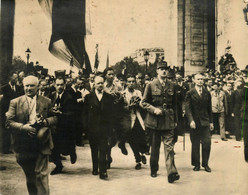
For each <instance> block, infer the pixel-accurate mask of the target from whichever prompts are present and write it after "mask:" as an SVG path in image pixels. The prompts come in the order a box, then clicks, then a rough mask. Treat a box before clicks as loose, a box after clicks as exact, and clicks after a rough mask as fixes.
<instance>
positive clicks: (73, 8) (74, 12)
mask: <svg viewBox="0 0 248 195" xmlns="http://www.w3.org/2000/svg"><path fill="white" fill-rule="evenodd" d="M38 1H39V3H40V6H41V7H42V8H43V10H44V11H45V13H47V14H46V15H48V16H49V17H50V18H51V20H52V35H51V39H50V44H49V51H50V52H51V53H52V54H53V55H54V56H56V57H57V58H60V59H62V60H65V61H67V62H70V60H71V57H72V56H73V58H74V59H73V65H75V66H76V67H78V68H82V67H83V65H84V64H85V66H86V72H87V73H90V72H91V66H90V63H89V60H86V58H87V56H88V54H87V51H86V48H85V35H86V34H90V33H89V30H87V28H88V27H87V26H86V24H89V22H87V21H86V20H87V19H86V16H89V14H87V13H86V11H87V8H89V6H88V5H86V4H87V1H88V0H73V1H72V0H71V1H68V0H38Z"/></svg>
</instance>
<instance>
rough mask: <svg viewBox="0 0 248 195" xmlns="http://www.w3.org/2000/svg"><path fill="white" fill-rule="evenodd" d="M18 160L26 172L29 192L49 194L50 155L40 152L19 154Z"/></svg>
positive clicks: (40, 194) (32, 193) (36, 194)
mask: <svg viewBox="0 0 248 195" xmlns="http://www.w3.org/2000/svg"><path fill="white" fill-rule="evenodd" d="M16 161H17V163H18V164H19V165H20V166H21V167H22V169H23V171H24V173H25V176H26V184H27V188H28V193H29V194H30V195H48V194H49V185H48V172H49V170H48V155H43V154H39V155H38V156H32V157H27V156H22V155H20V154H17V156H16Z"/></svg>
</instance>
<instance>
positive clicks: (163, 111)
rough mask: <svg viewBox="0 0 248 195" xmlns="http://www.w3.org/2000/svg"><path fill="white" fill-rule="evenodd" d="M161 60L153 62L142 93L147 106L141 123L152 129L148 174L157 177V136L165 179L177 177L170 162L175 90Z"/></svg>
mask: <svg viewBox="0 0 248 195" xmlns="http://www.w3.org/2000/svg"><path fill="white" fill-rule="evenodd" d="M167 74H168V67H167V63H166V62H165V61H163V62H158V64H157V75H158V76H157V78H156V79H154V80H153V81H152V82H150V83H149V84H148V85H147V86H146V88H145V92H144V95H143V100H142V105H143V107H144V108H145V109H146V110H147V115H146V118H145V126H146V128H147V129H149V131H150V132H151V133H152V143H151V158H150V168H151V177H157V171H158V169H159V165H158V160H159V149H160V144H161V137H162V140H163V143H164V151H165V160H166V169H167V175H168V182H169V183H173V182H174V181H175V180H178V179H179V178H180V176H179V174H178V172H177V169H176V166H175V163H174V142H173V138H174V129H175V127H176V125H177V120H178V116H177V94H176V89H175V85H174V84H173V83H172V82H170V81H169V80H168V79H167V78H166V77H167Z"/></svg>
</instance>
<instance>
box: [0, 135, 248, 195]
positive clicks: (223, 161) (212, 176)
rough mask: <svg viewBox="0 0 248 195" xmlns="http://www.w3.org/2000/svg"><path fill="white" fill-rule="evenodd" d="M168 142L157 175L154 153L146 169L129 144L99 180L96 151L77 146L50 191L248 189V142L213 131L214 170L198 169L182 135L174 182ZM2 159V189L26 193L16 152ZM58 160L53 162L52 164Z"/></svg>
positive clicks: (241, 192)
mask: <svg viewBox="0 0 248 195" xmlns="http://www.w3.org/2000/svg"><path fill="white" fill-rule="evenodd" d="M162 147H163V146H162V145H161V154H160V170H159V172H158V177H157V178H152V177H150V169H149V156H147V160H148V164H146V165H142V169H141V170H135V169H134V166H135V160H134V157H133V154H132V151H131V149H130V147H129V145H128V144H127V148H128V152H129V155H128V156H124V155H122V154H121V151H120V149H119V148H118V147H115V148H114V149H113V152H112V157H113V163H112V168H111V169H110V170H109V171H108V175H109V179H108V181H103V180H100V179H99V177H98V176H93V175H91V171H92V170H91V157H90V148H89V145H86V146H85V147H78V148H77V154H78V160H77V162H76V164H74V165H71V164H70V160H69V157H67V160H66V161H63V164H64V167H65V168H64V169H63V170H64V172H63V174H59V175H54V176H50V177H49V179H50V181H49V183H50V192H51V194H59V195H63V194H66V195H67V194H70V195H74V194H75V195H78V194H87V195H88V194H99V195H100V194H101V195H102V194H114V195H115V194H118V195H119V194H120V195H125V194H127V195H129V194H135V195H139V194H172V195H173V194H184V195H187V194H190V195H192V194H193V195H194V194H206V195H208V194H217V195H219V194H221V195H222V194H223V195H227V194H232V195H233V194H234V195H247V194H248V185H247V181H248V164H247V163H245V161H244V155H243V142H236V141H235V140H234V139H231V140H229V141H227V142H223V141H221V140H220V138H219V136H218V135H214V136H213V137H212V149H211V156H210V163H209V166H210V167H211V168H212V173H207V172H205V171H204V170H203V169H201V170H200V171H199V172H194V171H193V170H192V166H191V162H190V151H191V144H190V140H189V135H186V148H185V151H183V137H179V141H178V142H177V144H176V146H175V152H176V156H175V159H176V166H177V169H178V171H179V174H180V176H181V178H180V180H179V181H176V182H175V183H174V184H169V183H168V182H167V176H166V169H165V163H164V155H163V152H164V150H163V148H162ZM0 162H1V165H3V166H7V170H4V171H1V172H0V179H1V184H0V191H1V192H0V194H3V195H12V194H17V195H23V194H27V189H26V184H25V178H24V174H23V172H22V170H21V168H20V167H19V166H18V165H17V163H16V161H15V157H14V155H13V154H11V155H3V156H2V157H1V161H0ZM53 168H54V165H53V164H52V163H50V169H51V170H52V169H53Z"/></svg>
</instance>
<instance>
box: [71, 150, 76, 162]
mask: <svg viewBox="0 0 248 195" xmlns="http://www.w3.org/2000/svg"><path fill="white" fill-rule="evenodd" d="M70 157H71V164H74V163H75V162H76V161H77V154H76V153H75V152H74V153H72V154H71V155H70Z"/></svg>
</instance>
